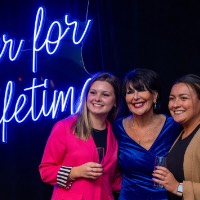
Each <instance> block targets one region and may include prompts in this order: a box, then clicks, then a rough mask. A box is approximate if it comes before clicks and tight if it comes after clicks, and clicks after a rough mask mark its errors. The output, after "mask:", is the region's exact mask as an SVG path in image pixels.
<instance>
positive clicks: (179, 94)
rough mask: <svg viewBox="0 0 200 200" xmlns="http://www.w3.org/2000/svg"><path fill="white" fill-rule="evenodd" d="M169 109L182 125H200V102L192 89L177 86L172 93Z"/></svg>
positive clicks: (182, 84)
mask: <svg viewBox="0 0 200 200" xmlns="http://www.w3.org/2000/svg"><path fill="white" fill-rule="evenodd" d="M168 108H169V110H170V113H171V115H172V117H173V118H174V120H175V121H177V122H179V123H181V124H183V125H184V124H191V123H196V122H197V123H199V120H200V100H199V99H198V97H197V94H196V92H195V91H194V89H193V88H192V87H190V86H189V85H187V84H185V83H177V84H175V85H174V86H173V87H172V89H171V92H170V96H169V104H168Z"/></svg>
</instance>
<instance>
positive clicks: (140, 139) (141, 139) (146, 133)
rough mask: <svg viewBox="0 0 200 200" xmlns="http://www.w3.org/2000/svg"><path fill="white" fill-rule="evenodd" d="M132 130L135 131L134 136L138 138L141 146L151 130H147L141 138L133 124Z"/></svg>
mask: <svg viewBox="0 0 200 200" xmlns="http://www.w3.org/2000/svg"><path fill="white" fill-rule="evenodd" d="M131 128H132V130H133V134H134V135H135V136H136V141H137V143H138V144H139V145H141V142H142V141H143V139H144V138H145V136H146V135H148V134H149V130H148V129H147V130H146V131H144V132H145V133H144V134H143V135H142V136H140V135H139V134H137V131H136V129H135V127H134V124H132V126H131Z"/></svg>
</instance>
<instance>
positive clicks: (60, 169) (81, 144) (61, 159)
mask: <svg viewBox="0 0 200 200" xmlns="http://www.w3.org/2000/svg"><path fill="white" fill-rule="evenodd" d="M119 107H120V82H119V80H118V79H117V78H116V77H115V76H113V75H112V74H110V73H97V74H95V75H94V76H93V77H92V79H91V80H90V82H89V84H88V85H87V88H86V90H85V95H84V97H83V101H82V104H81V109H80V110H79V112H78V113H77V114H74V115H71V116H69V117H68V118H66V119H63V120H61V121H59V122H57V123H56V124H55V126H54V127H53V129H52V132H51V134H50V136H49V139H48V141H47V144H46V147H45V150H44V154H43V158H42V162H41V164H40V166H39V171H40V175H41V178H42V180H43V181H44V182H46V183H49V184H52V185H54V191H53V195H52V200H113V199H114V198H113V195H112V192H113V191H118V192H119V190H120V185H121V176H120V173H119V170H118V168H117V152H118V145H117V141H116V139H115V137H114V134H113V132H112V128H111V123H112V122H113V121H114V120H115V118H116V116H117V114H118V111H119ZM97 147H103V148H104V149H105V157H104V159H103V160H102V162H99V156H98V151H97Z"/></svg>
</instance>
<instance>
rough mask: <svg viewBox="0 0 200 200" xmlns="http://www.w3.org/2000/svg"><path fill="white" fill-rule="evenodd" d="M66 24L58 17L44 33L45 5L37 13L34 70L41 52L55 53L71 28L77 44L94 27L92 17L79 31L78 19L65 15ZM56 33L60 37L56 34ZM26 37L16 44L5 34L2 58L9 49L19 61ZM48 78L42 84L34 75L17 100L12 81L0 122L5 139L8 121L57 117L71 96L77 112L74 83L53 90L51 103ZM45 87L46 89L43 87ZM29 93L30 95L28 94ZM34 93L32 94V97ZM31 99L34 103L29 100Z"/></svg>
mask: <svg viewBox="0 0 200 200" xmlns="http://www.w3.org/2000/svg"><path fill="white" fill-rule="evenodd" d="M64 21H65V25H66V27H63V25H62V24H61V23H60V22H59V21H54V22H52V23H51V24H50V26H49V28H48V31H47V35H46V36H45V37H44V34H43V28H44V24H45V18H44V8H42V7H40V8H39V9H38V11H37V14H36V19H35V25H34V33H33V43H32V44H33V46H32V72H33V73H36V72H37V55H38V54H39V52H40V51H42V50H46V52H47V54H48V55H53V54H55V53H56V52H57V51H58V49H59V47H60V45H61V42H62V40H63V38H64V37H66V36H67V33H68V32H69V30H70V29H71V31H72V37H71V41H72V42H73V44H74V45H78V44H81V43H83V41H84V39H85V37H86V35H87V34H88V32H89V30H90V27H91V24H92V23H91V22H92V21H91V20H87V22H86V23H85V27H84V28H83V27H82V29H81V31H79V22H77V21H70V20H69V16H68V15H65V20H64ZM55 35H56V37H55ZM68 35H69V34H68ZM41 36H43V38H45V39H44V40H42V39H41ZM25 43H26V40H23V39H21V40H20V42H19V44H18V46H17V47H16V46H15V45H16V42H15V39H11V38H9V37H8V35H6V34H4V35H3V37H2V41H0V48H1V46H2V50H1V52H0V61H2V60H3V59H4V57H5V56H6V54H7V51H8V50H9V51H8V58H9V60H10V61H15V60H17V59H19V58H20V55H21V54H22V53H23V50H24V49H23V48H24V44H25ZM89 80H90V79H88V80H86V82H85V84H84V86H83V88H82V92H81V96H80V102H81V99H82V95H83V92H84V89H85V86H86V85H87V83H88V81H89ZM48 82H49V81H48V79H45V80H44V82H43V83H42V84H38V80H37V78H33V80H32V86H31V87H27V88H25V89H24V93H23V94H20V95H19V96H18V97H17V100H16V101H15V102H14V96H15V83H14V82H13V81H11V80H10V81H8V82H7V85H6V88H5V94H4V100H3V110H2V116H1V118H0V124H1V125H2V137H1V140H2V142H4V143H6V142H7V126H8V123H9V122H11V121H12V120H15V121H16V122H17V123H22V122H23V121H25V120H26V119H27V118H28V117H31V119H32V120H33V121H37V120H38V119H39V118H41V117H42V116H44V117H47V116H51V118H52V119H54V118H55V117H56V116H57V114H58V111H59V109H60V111H61V112H64V111H65V110H66V107H67V105H68V101H69V100H70V113H71V114H73V113H75V112H77V111H78V110H79V108H80V105H81V103H80V104H79V105H78V107H77V108H76V109H75V107H74V104H75V101H74V87H69V88H68V90H67V92H66V93H65V92H63V91H60V92H59V91H57V90H54V91H53V96H52V101H51V103H50V104H49V103H47V99H48V92H47V89H48ZM42 89H43V90H42ZM38 90H40V91H41V90H42V95H41V96H42V99H41V102H42V103H41V106H40V107H39V108H38V107H37V108H36V105H37V98H36V97H37V91H38ZM27 93H28V94H29V93H30V94H29V95H28V94H27ZM29 96H31V100H29V99H30V98H28V97H29ZM29 102H30V103H29Z"/></svg>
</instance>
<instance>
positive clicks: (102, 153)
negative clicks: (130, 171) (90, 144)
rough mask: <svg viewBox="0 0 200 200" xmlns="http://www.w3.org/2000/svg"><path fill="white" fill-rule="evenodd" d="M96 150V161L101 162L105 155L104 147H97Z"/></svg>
mask: <svg viewBox="0 0 200 200" xmlns="http://www.w3.org/2000/svg"><path fill="white" fill-rule="evenodd" d="M97 152H98V163H100V164H102V162H103V159H104V156H105V150H104V147H97Z"/></svg>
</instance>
